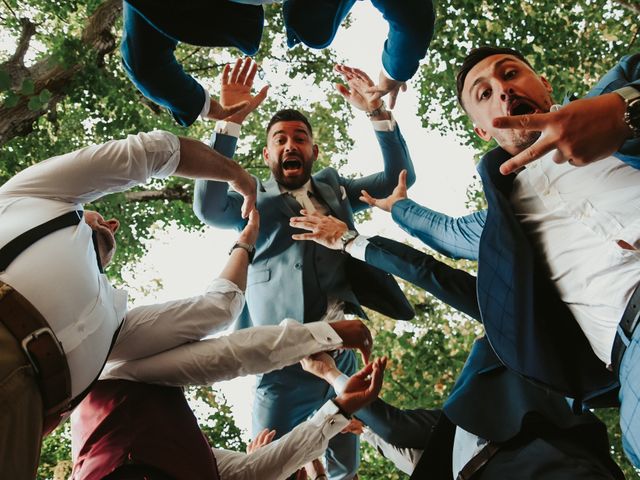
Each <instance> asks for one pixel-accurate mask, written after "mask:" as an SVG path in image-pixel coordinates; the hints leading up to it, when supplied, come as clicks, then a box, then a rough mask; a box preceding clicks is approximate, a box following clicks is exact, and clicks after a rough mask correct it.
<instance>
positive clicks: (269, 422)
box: [252, 351, 360, 480]
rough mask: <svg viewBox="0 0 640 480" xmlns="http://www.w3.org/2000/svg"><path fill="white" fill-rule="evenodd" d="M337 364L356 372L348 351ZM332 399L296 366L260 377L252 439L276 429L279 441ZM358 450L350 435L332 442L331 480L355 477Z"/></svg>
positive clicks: (325, 388)
mask: <svg viewBox="0 0 640 480" xmlns="http://www.w3.org/2000/svg"><path fill="white" fill-rule="evenodd" d="M336 364H337V366H338V368H340V370H341V371H343V372H344V373H346V374H347V375H351V374H353V373H354V372H355V368H356V360H355V355H354V354H353V352H351V351H346V352H343V353H342V354H341V355H340V356H339V357H338V359H337V360H336ZM333 397H335V392H334V390H333V388H331V387H330V386H329V385H328V384H327V383H326V382H325V381H324V380H321V379H319V378H317V377H315V376H313V375H311V374H310V373H307V372H305V371H304V370H302V368H301V367H300V365H299V364H296V365H291V366H289V367H286V368H283V369H282V370H278V371H276V372H271V373H268V374H265V375H262V377H260V378H259V380H258V386H257V388H256V397H255V402H254V405H253V426H252V428H253V436H254V437H255V435H256V434H257V433H258V432H260V431H261V430H262V429H264V428H269V429H275V430H276V438H280V437H282V436H283V435H285V434H286V433H288V432H290V431H291V430H292V429H293V428H294V427H295V426H296V425H298V424H300V423H302V422H304V421H305V420H306V419H307V418H309V417H310V416H311V415H312V414H313V413H314V412H315V411H316V410H317V409H319V408H320V407H321V406H322V405H323V404H324V403H325V402H326V401H327V400H329V399H331V398H333ZM358 446H359V442H358V438H357V436H355V435H353V434H339V435H337V436H336V437H334V438H333V439H331V441H330V442H329V447H328V449H327V455H326V458H327V470H328V473H329V477H330V478H331V479H332V480H342V479H345V480H346V479H349V478H352V477H353V476H354V475H355V473H356V472H357V469H358V466H359V458H360V457H359V448H358Z"/></svg>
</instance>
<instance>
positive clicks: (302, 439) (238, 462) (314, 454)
mask: <svg viewBox="0 0 640 480" xmlns="http://www.w3.org/2000/svg"><path fill="white" fill-rule="evenodd" d="M348 423H349V420H348V419H347V418H345V417H344V416H342V415H341V414H340V413H339V412H338V407H336V405H335V404H334V403H333V402H332V401H331V400H329V401H328V402H327V403H325V404H324V405H323V407H322V408H321V409H320V410H318V411H317V412H316V413H315V415H313V417H311V418H310V419H309V420H307V421H306V422H303V423H301V424H300V425H298V426H297V427H296V428H294V429H293V430H291V432H289V433H288V434H286V435H285V436H283V437H282V438H280V439H279V440H277V441H275V442H272V443H270V444H268V445H265V446H264V447H261V448H259V449H258V450H256V451H255V452H253V453H250V454H244V453H238V452H230V451H228V450H220V449H215V448H214V449H213V453H214V455H215V457H216V462H217V463H218V470H219V472H220V478H224V479H225V480H253V479H255V478H268V479H272V480H284V479H286V478H287V477H289V476H290V475H291V474H293V473H295V472H296V471H297V470H298V469H299V468H301V467H302V466H303V465H304V464H305V463H307V462H310V461H312V460H313V459H315V458H318V457H319V456H321V455H322V454H323V453H324V451H325V450H326V449H327V445H328V443H329V440H331V439H332V438H333V437H335V436H336V435H337V434H338V433H340V432H341V431H342V429H344V428H345V427H346V426H347V425H348Z"/></svg>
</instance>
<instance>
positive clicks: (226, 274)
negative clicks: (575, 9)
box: [219, 248, 249, 291]
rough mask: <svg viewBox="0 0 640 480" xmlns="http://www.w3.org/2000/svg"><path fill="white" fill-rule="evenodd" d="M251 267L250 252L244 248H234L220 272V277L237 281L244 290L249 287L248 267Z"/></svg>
mask: <svg viewBox="0 0 640 480" xmlns="http://www.w3.org/2000/svg"><path fill="white" fill-rule="evenodd" d="M248 268H249V253H248V252H247V251H246V250H245V249H244V248H234V249H233V250H232V251H231V254H230V255H229V260H227V263H226V265H225V266H224V268H223V269H222V272H220V275H219V278H224V279H226V280H229V281H230V282H233V283H235V284H236V285H237V286H238V288H239V289H240V290H242V291H245V290H246V289H247V269H248Z"/></svg>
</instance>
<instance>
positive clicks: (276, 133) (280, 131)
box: [271, 128, 309, 138]
mask: <svg viewBox="0 0 640 480" xmlns="http://www.w3.org/2000/svg"><path fill="white" fill-rule="evenodd" d="M294 133H304V134H305V135H306V136H307V137H308V136H309V133H308V132H307V131H306V130H305V129H304V128H296V129H295V130H294ZM279 134H283V135H286V134H287V132H285V131H284V130H276V131H275V132H273V133H272V134H271V137H272V138H273V137H275V136H276V135H279Z"/></svg>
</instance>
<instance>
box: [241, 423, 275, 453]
mask: <svg viewBox="0 0 640 480" xmlns="http://www.w3.org/2000/svg"><path fill="white" fill-rule="evenodd" d="M275 436H276V431H275V430H269V429H268V428H265V429H264V430H262V431H261V432H260V433H258V435H256V438H254V439H253V440H251V441H250V442H249V443H248V444H247V453H253V452H255V451H256V450H258V449H259V448H261V447H264V446H265V445H268V444H270V443H271V442H272V441H273V437H275Z"/></svg>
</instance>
